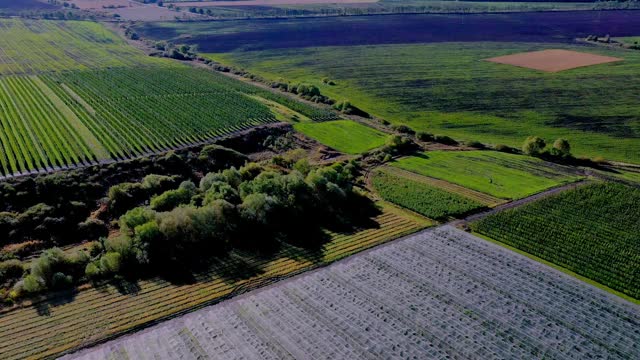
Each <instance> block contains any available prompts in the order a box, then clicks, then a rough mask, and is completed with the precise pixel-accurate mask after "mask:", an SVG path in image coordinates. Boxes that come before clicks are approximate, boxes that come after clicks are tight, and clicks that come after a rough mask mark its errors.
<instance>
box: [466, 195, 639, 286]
mask: <svg viewBox="0 0 640 360" xmlns="http://www.w3.org/2000/svg"><path fill="white" fill-rule="evenodd" d="M639 213H640V190H638V189H636V188H631V187H625V186H623V185H619V184H613V183H606V184H605V183H599V184H593V185H589V186H583V187H580V188H578V189H576V190H572V191H568V192H564V193H562V194H560V195H556V196H553V197H550V198H546V199H543V200H540V201H537V202H535V203H531V204H528V205H525V206H523V207H520V208H517V209H512V210H507V211H504V212H501V213H498V214H495V215H492V216H489V217H487V218H485V219H483V220H480V221H479V222H477V223H474V224H472V225H471V227H472V229H474V230H475V231H477V232H479V233H481V234H483V235H486V236H488V237H490V238H492V239H494V240H497V241H500V242H503V243H506V244H508V245H510V246H513V247H516V248H518V249H520V250H523V251H525V252H527V253H530V254H533V255H535V256H538V257H540V258H542V259H545V260H548V261H550V262H552V263H554V264H557V265H559V266H562V267H565V268H567V269H569V270H571V271H573V272H575V273H577V274H579V275H582V276H585V277H587V278H590V279H592V280H595V281H597V282H599V283H601V284H604V285H606V286H608V287H610V288H612V289H614V290H618V291H620V292H622V293H624V294H627V295H629V296H632V297H634V298H636V299H640V283H639V282H638V279H640V237H639V234H640V222H638V214H639Z"/></svg>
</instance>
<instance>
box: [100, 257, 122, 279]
mask: <svg viewBox="0 0 640 360" xmlns="http://www.w3.org/2000/svg"><path fill="white" fill-rule="evenodd" d="M121 259H122V255H120V254H119V253H117V252H108V253H106V254H104V255H103V256H102V257H101V258H100V272H101V274H103V275H109V274H116V273H118V272H119V271H120V266H121Z"/></svg>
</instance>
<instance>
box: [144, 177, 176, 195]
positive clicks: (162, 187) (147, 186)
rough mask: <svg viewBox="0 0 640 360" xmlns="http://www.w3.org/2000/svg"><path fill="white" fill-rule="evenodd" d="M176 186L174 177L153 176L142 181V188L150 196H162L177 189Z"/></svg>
mask: <svg viewBox="0 0 640 360" xmlns="http://www.w3.org/2000/svg"><path fill="white" fill-rule="evenodd" d="M175 185H176V179H175V177H173V176H164V175H155V174H151V175H147V176H145V177H144V179H142V188H143V189H144V190H146V191H147V194H149V195H157V194H161V193H163V192H165V191H167V190H170V189H171V188H173V187H175Z"/></svg>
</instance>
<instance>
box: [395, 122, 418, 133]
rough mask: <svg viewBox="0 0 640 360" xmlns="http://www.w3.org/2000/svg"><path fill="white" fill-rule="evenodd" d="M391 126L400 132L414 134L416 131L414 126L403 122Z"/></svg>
mask: <svg viewBox="0 0 640 360" xmlns="http://www.w3.org/2000/svg"><path fill="white" fill-rule="evenodd" d="M391 128H392V129H393V130H394V131H397V132H399V133H401V134H408V135H414V134H415V133H416V132H415V131H414V130H413V129H412V128H410V127H408V126H407V125H402V124H401V125H393V126H392V127H391Z"/></svg>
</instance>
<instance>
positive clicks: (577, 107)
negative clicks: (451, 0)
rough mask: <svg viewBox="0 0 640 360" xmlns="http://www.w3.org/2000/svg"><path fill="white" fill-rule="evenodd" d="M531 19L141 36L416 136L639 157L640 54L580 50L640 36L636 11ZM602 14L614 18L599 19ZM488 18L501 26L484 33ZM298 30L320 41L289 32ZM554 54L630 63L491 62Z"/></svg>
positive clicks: (422, 18) (195, 29) (177, 29)
mask: <svg viewBox="0 0 640 360" xmlns="http://www.w3.org/2000/svg"><path fill="white" fill-rule="evenodd" d="M528 15H530V16H529V17H530V19H529V20H528V21H529V22H528V23H525V20H524V19H523V18H519V17H518V15H516V16H514V17H513V18H512V17H511V16H509V17H505V16H497V15H468V16H465V17H456V16H436V15H416V16H415V19H412V18H411V17H408V18H407V17H402V18H394V17H393V16H391V17H380V18H359V19H336V20H333V19H324V20H321V21H319V22H320V23H319V24H318V25H309V24H299V23H296V21H295V20H288V21H286V20H282V21H262V22H257V23H252V24H251V25H249V23H246V22H241V21H237V22H232V23H230V24H226V28H225V29H224V30H222V29H219V28H218V27H219V25H216V24H213V25H209V24H194V25H190V24H185V25H182V24H178V25H176V24H166V25H165V24H157V25H147V26H146V27H141V28H140V30H141V31H142V32H143V33H145V34H146V35H149V36H152V37H157V38H176V39H178V38H179V37H180V36H181V35H186V34H191V35H192V36H191V37H190V39H188V40H187V41H190V42H194V43H198V44H200V46H201V50H202V51H205V52H210V53H212V54H210V55H209V57H210V58H212V59H215V60H217V61H219V62H221V63H224V64H229V65H235V66H237V67H239V68H244V69H247V70H248V71H250V72H253V73H256V74H258V75H262V76H263V77H266V78H268V79H272V80H279V81H281V79H284V80H288V81H291V82H293V83H296V82H304V83H310V84H314V85H317V86H318V87H320V89H321V91H322V93H324V94H326V95H328V96H331V97H333V98H336V99H348V100H350V101H351V102H352V103H353V104H354V105H356V106H358V107H360V108H362V109H363V110H365V111H367V112H369V113H371V114H373V115H376V116H379V117H382V118H385V119H387V120H390V121H392V122H395V123H405V124H408V125H410V126H411V127H413V128H414V129H416V130H425V131H430V132H437V133H442V134H446V135H450V136H453V137H455V138H458V139H463V140H478V141H482V142H486V143H493V144H499V143H503V144H507V145H511V146H519V145H520V144H521V142H522V140H523V139H524V138H525V137H527V136H529V135H538V136H541V137H544V138H546V139H548V140H554V139H556V138H558V137H564V138H568V139H569V140H570V141H571V143H572V145H573V149H574V153H575V154H576V155H579V156H590V157H595V156H603V157H605V158H608V159H612V160H620V161H628V162H638V161H640V141H638V137H639V136H640V135H639V134H640V120H639V119H638V115H637V114H638V112H639V110H640V109H639V106H640V105H638V104H639V102H638V101H637V94H638V93H639V92H640V88H639V86H640V85H638V84H640V81H638V74H640V71H639V69H640V52H637V51H631V50H622V49H610V48H603V47H595V46H585V45H578V44H575V43H574V38H576V37H580V36H586V35H588V34H589V33H598V31H609V29H614V30H616V31H618V32H620V34H621V35H629V34H633V33H634V32H637V31H639V29H637V27H638V24H637V21H636V20H633V19H632V18H630V17H628V16H632V15H630V14H629V13H613V14H598V15H593V14H591V15H585V14H576V13H570V14H528ZM589 16H591V18H589ZM597 16H604V17H605V18H606V19H604V20H603V22H601V23H597V22H596V17H597ZM504 18H508V19H509V20H503V19H504ZM513 19H515V20H513ZM519 19H520V20H519ZM487 22H491V23H492V24H494V26H493V27H492V28H491V29H487V30H486V31H484V30H481V29H480V28H481V27H482V26H483V25H482V24H486V23H487ZM533 24H535V25H533ZM603 24H607V26H609V27H607V26H605V25H603ZM296 25H299V26H300V27H298V29H299V30H298V31H302V32H306V33H308V34H309V36H308V37H305V38H304V39H301V38H300V37H293V36H289V35H287V34H288V32H290V31H292V29H293V28H294V27H295V26H296ZM323 26H324V28H331V29H332V30H331V33H329V32H328V31H325V30H323V29H324V28H323ZM385 26H386V27H385ZM353 29H358V31H353ZM605 29H606V30H605ZM431 30H433V31H431ZM351 33H354V34H355V35H352V34H351ZM382 34H384V35H382ZM305 39H313V41H310V40H305ZM419 42H422V43H423V44H415V43H419ZM408 43H411V44H408ZM239 44H242V45H239ZM363 44H364V45H363ZM365 45H366V46H365ZM320 46H323V47H320ZM550 48H551V49H561V50H562V49H564V50H572V51H579V52H587V53H593V54H597V55H603V56H610V57H616V58H620V59H623V61H619V62H614V63H609V64H601V65H594V66H590V67H583V68H578V69H572V70H567V71H564V72H559V73H552V74H550V73H544V72H540V71H536V70H531V69H524V68H518V67H513V66H509V65H502V64H495V63H491V62H487V61H483V60H484V59H489V58H493V57H497V56H503V55H511V54H517V53H522V52H529V51H537V50H546V49H550ZM323 78H329V79H331V80H333V81H334V82H335V85H333V86H332V85H327V84H324V83H323V82H322V81H321V79H323Z"/></svg>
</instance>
